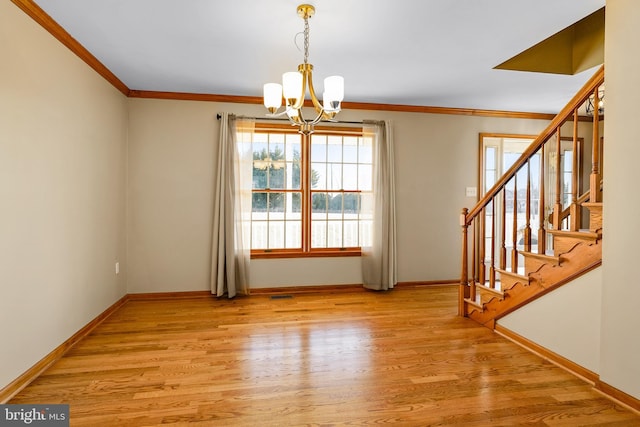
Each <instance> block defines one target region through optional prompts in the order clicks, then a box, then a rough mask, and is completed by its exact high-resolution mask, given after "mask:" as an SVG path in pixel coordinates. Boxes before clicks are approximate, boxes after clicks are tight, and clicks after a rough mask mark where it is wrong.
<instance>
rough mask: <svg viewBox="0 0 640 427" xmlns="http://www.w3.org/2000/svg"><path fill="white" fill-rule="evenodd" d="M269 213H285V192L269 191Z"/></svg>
mask: <svg viewBox="0 0 640 427" xmlns="http://www.w3.org/2000/svg"><path fill="white" fill-rule="evenodd" d="M268 199H269V214H270V215H273V214H275V213H284V201H285V198H284V193H269V198H268Z"/></svg>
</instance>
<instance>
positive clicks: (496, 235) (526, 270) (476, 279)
mask: <svg viewBox="0 0 640 427" xmlns="http://www.w3.org/2000/svg"><path fill="white" fill-rule="evenodd" d="M603 84H604V67H601V68H600V69H599V70H598V71H597V72H596V73H595V74H594V76H593V77H592V78H591V79H590V80H589V81H588V82H587V83H586V84H585V85H584V87H583V88H582V89H581V90H580V91H579V92H578V93H577V94H576V95H575V96H574V97H573V99H572V100H571V101H570V102H569V103H568V104H567V105H566V106H565V107H564V108H563V109H562V111H561V112H560V113H559V114H558V115H557V116H556V117H555V118H554V119H553V120H552V121H551V123H550V124H549V126H548V127H547V128H546V129H545V130H544V131H543V132H542V133H541V134H540V135H539V136H538V137H537V138H536V139H535V140H534V141H533V143H532V144H531V145H530V146H529V148H528V149H527V150H525V152H524V153H523V154H522V156H521V157H520V158H519V159H518V160H517V161H516V162H515V163H514V165H513V166H512V167H511V168H510V169H509V170H508V171H507V172H506V173H505V174H504V175H503V176H502V177H501V178H500V179H499V180H498V181H497V182H496V184H495V185H494V186H493V187H492V188H491V189H490V190H489V191H487V193H486V194H485V195H484V197H482V199H481V200H480V201H479V202H478V203H477V204H476V205H475V206H474V207H473V208H472V209H471V210H468V209H466V208H465V209H463V210H462V214H461V215H460V225H461V227H462V266H461V278H460V292H459V307H458V310H459V314H460V315H462V316H466V317H469V318H471V319H473V320H475V321H476V322H478V323H480V324H482V325H485V326H487V327H489V328H492V329H493V328H494V327H495V322H496V320H498V319H499V318H501V317H502V316H505V315H507V314H508V313H510V312H512V311H514V310H517V309H518V308H520V307H522V306H523V305H526V304H527V303H529V302H531V301H533V300H534V299H536V298H538V297H540V296H542V295H544V294H546V293H548V292H551V291H553V290H554V289H556V288H558V287H560V286H562V285H564V284H566V283H568V282H570V281H572V280H573V279H575V278H577V277H579V276H580V275H582V274H584V273H586V272H588V271H590V270H592V269H593V268H595V267H598V266H599V265H600V264H601V263H602V238H603V231H602V167H601V165H602V139H601V133H602V123H603V120H604V116H603V115H602V114H601V111H599V109H598V108H592V109H591V111H588V110H585V106H586V105H587V104H589V103H590V105H595V106H598V105H599V96H600V94H601V93H602V92H601V90H602V89H601V87H602V85H603ZM587 111H588V112H587ZM569 136H570V139H571V141H572V143H573V151H572V152H573V153H574V155H573V156H572V162H573V165H572V167H571V168H570V169H571V176H570V177H569V176H567V174H566V173H561V171H563V167H562V165H561V163H560V162H561V161H562V155H561V143H560V141H562V140H566V139H567V138H568V137H569ZM579 141H591V143H590V144H589V145H591V149H590V150H588V151H589V153H586V151H587V150H584V151H585V153H583V155H582V156H578V155H576V154H575V153H579V152H580V145H579ZM534 157H536V158H537V160H538V161H536V162H531V159H532V158H534ZM547 159H550V161H547ZM532 163H534V164H537V165H539V169H538V170H536V171H535V172H536V173H537V176H539V177H541V178H540V181H539V182H535V183H533V182H532V181H531V175H532V169H531V168H532V166H531V165H532ZM585 167H587V168H588V167H590V174H589V179H588V182H586V183H585V185H582V187H583V188H582V189H583V190H585V191H584V192H582V194H581V195H579V193H580V188H579V187H581V185H580V171H581V170H582V169H583V168H585ZM587 170H588V169H587ZM523 176H524V177H525V180H526V183H525V187H526V196H524V197H523V199H524V200H518V194H519V193H518V189H519V188H520V187H518V181H517V180H518V179H520V180H522V177H523ZM569 180H570V182H569ZM585 181H587V180H585ZM521 185H522V183H521ZM567 188H571V194H570V195H568V194H566V192H565V191H564V190H566V189H567ZM534 190H535V192H537V193H538V198H537V200H536V201H535V203H534V202H532V192H533V191H534ZM508 191H512V193H511V194H513V197H512V200H509V201H508V197H507V192H508ZM523 210H524V212H523V213H520V214H518V211H523ZM510 215H513V216H512V217H511V216H510ZM532 220H535V223H532ZM509 221H511V223H512V228H513V229H512V230H507V229H506V227H505V224H506V223H507V222H509ZM517 230H522V239H520V240H518V239H517V238H516V236H517ZM509 234H510V236H509ZM507 238H509V239H507ZM507 240H509V241H507Z"/></svg>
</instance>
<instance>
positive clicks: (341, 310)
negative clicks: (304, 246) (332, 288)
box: [10, 286, 640, 427]
mask: <svg viewBox="0 0 640 427" xmlns="http://www.w3.org/2000/svg"><path fill="white" fill-rule="evenodd" d="M456 296H457V288H456V287H455V286H434V287H423V288H416V289H395V290H393V291H391V292H385V293H375V292H367V291H361V292H350V293H333V294H306V295H294V296H293V297H292V298H283V299H272V298H270V297H269V296H265V295H253V296H251V297H248V298H237V299H235V300H227V299H220V300H218V299H215V298H199V299H174V300H164V301H129V302H127V303H126V304H125V305H124V306H123V307H122V308H121V309H120V310H118V311H117V312H116V313H114V314H113V315H112V316H111V317H110V318H109V319H107V320H106V321H105V322H104V323H103V324H102V325H101V326H99V327H98V328H97V329H96V330H94V332H93V333H92V334H91V335H90V336H88V337H87V338H86V339H85V340H83V341H81V342H80V343H79V344H78V345H77V346H76V347H74V348H73V349H72V350H71V351H70V352H69V353H67V354H66V355H65V356H64V357H63V358H62V359H61V360H60V361H59V362H57V363H56V364H55V365H54V366H53V367H52V368H50V369H49V370H48V371H46V372H45V373H44V374H43V375H42V376H41V377H39V378H38V379H37V380H36V381H35V382H33V383H32V384H31V385H30V386H28V387H27V388H25V389H24V390H23V391H22V392H21V393H19V394H18V395H17V396H16V397H15V398H14V399H13V400H12V401H11V402H10V403H68V404H70V410H71V425H78V426H148V425H156V424H187V423H191V424H196V425H198V424H199V425H214V426H218V425H220V426H252V427H261V426H295V425H316V426H330V425H355V426H360V425H369V424H384V425H393V426H426V425H464V426H488V425H490V426H513V425H536V426H547V425H549V426H572V427H573V426H582V425H598V426H604V425H606V426H625V427H626V426H640V416H638V415H637V414H634V413H633V412H630V411H628V410H626V409H625V408H623V407H620V406H617V405H616V404H614V403H612V402H611V401H610V400H608V399H606V398H605V397H603V396H602V395H600V394H599V393H598V392H596V391H593V389H592V387H591V386H590V385H589V384H587V383H586V382H583V381H582V380H580V379H578V378H576V377H574V376H572V375H571V374H569V373H567V372H566V371H564V370H562V369H560V368H558V367H556V366H554V365H553V364H551V363H549V362H546V361H544V360H543V359H541V358H540V357H538V356H536V355H534V354H532V353H529V352H528V351H526V350H524V349H522V348H521V347H519V346H518V345H516V344H514V343H512V342H510V341H508V340H506V339H505V338H503V337H501V336H500V335H498V334H495V333H493V332H492V331H490V330H489V329H486V328H484V327H481V326H478V325H477V324H475V323H474V322H472V321H470V320H468V319H464V318H460V317H457V316H456V310H457V299H456Z"/></svg>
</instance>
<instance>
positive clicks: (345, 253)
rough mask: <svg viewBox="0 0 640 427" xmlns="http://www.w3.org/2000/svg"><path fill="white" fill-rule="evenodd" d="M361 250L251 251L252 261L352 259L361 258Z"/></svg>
mask: <svg viewBox="0 0 640 427" xmlns="http://www.w3.org/2000/svg"><path fill="white" fill-rule="evenodd" d="M361 255H362V251H361V250H360V248H354V249H352V248H348V249H343V250H340V249H320V250H314V251H312V252H300V251H295V252H294V251H269V252H266V251H251V259H270V258H321V257H351V256H361Z"/></svg>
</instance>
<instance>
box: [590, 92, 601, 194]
mask: <svg viewBox="0 0 640 427" xmlns="http://www.w3.org/2000/svg"><path fill="white" fill-rule="evenodd" d="M598 89H600V88H598V87H597V88H596V89H595V90H594V91H593V140H592V144H591V146H592V147H593V149H592V154H591V176H590V177H589V184H590V188H589V201H590V202H591V203H596V202H601V201H602V190H601V189H600V179H601V177H600V144H599V143H598V141H600V93H599V92H598Z"/></svg>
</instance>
